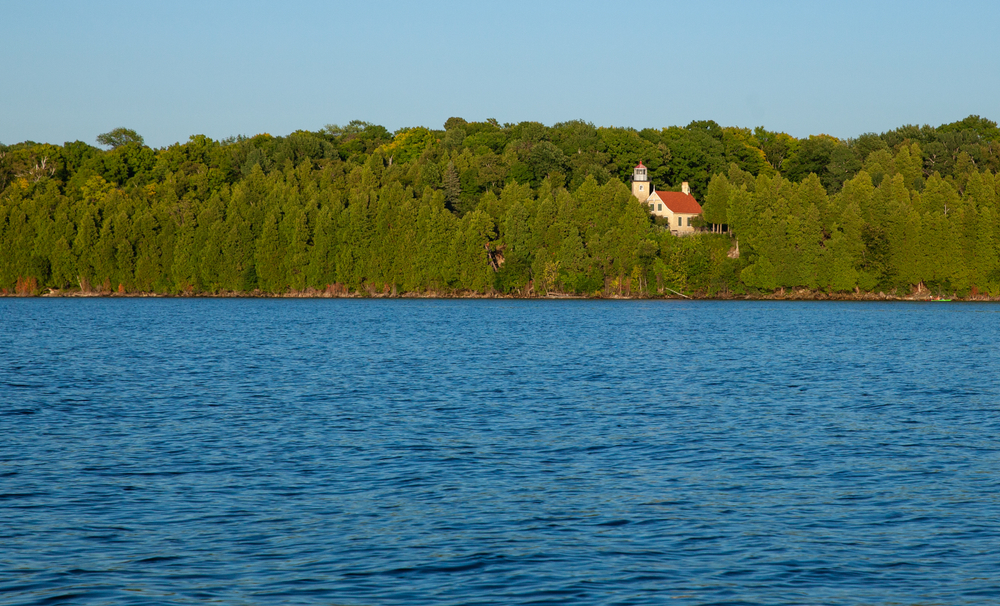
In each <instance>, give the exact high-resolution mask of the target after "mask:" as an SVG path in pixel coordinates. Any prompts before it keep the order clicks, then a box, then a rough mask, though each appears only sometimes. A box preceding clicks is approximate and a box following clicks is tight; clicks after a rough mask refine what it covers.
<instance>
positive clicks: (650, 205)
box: [649, 202, 654, 212]
mask: <svg viewBox="0 0 1000 606" xmlns="http://www.w3.org/2000/svg"><path fill="white" fill-rule="evenodd" d="M653 206H654V204H653V203H652V202H650V203H649V212H653Z"/></svg>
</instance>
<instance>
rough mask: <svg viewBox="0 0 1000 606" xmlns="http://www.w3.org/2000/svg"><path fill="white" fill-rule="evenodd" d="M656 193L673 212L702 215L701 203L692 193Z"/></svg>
mask: <svg viewBox="0 0 1000 606" xmlns="http://www.w3.org/2000/svg"><path fill="white" fill-rule="evenodd" d="M656 195H657V196H658V197H659V198H660V200H663V203H664V204H666V205H667V208H669V209H670V210H671V211H672V212H675V213H682V214H685V215H700V214H701V204H698V201H697V200H695V199H694V196H692V195H691V194H685V193H682V192H679V191H658V192H656Z"/></svg>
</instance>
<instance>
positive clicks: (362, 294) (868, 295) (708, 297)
mask: <svg viewBox="0 0 1000 606" xmlns="http://www.w3.org/2000/svg"><path fill="white" fill-rule="evenodd" d="M0 297H43V298H45V297H49V298H51V297H60V298H75V297H79V298H95V297H96V298H192V299H204V298H209V299H228V298H249V299H524V300H536V299H538V300H541V299H577V300H586V299H593V300H598V299H609V300H643V301H655V300H659V299H662V300H700V301H923V302H939V301H952V302H995V301H1000V297H994V296H989V295H985V294H979V293H976V294H970V295H966V296H964V297H963V296H958V295H956V294H932V293H931V292H930V291H928V290H927V289H916V290H914V292H912V293H908V294H905V295H901V294H899V293H897V292H889V293H886V292H861V291H858V292H848V293H839V292H832V293H831V292H825V291H821V290H810V289H806V288H801V289H778V290H777V291H775V292H772V293H744V294H735V293H715V294H708V293H703V292H693V293H688V294H687V295H675V294H669V293H667V294H654V295H628V294H607V295H606V294H593V295H580V294H563V293H550V294H546V295H538V294H534V293H528V294H500V293H487V294H483V293H477V292H465V291H422V292H402V293H399V292H393V291H384V290H383V291H378V290H374V289H372V290H360V291H351V290H348V289H346V288H327V289H326V290H315V289H308V290H304V291H291V292H286V293H277V294H276V293H267V292H263V291H259V290H254V291H249V292H238V291H226V292H215V293H213V292H194V291H192V292H187V293H179V294H169V293H157V292H121V291H110V292H101V291H90V292H85V291H82V290H79V289H65V290H58V289H49V290H48V291H46V292H44V293H13V292H9V291H0Z"/></svg>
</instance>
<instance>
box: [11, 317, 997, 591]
mask: <svg viewBox="0 0 1000 606" xmlns="http://www.w3.org/2000/svg"><path fill="white" fill-rule="evenodd" d="M998 341H1000V305H996V304H971V303H970V304H956V303H952V304H948V303H817V302H801V303H796V302H712V301H645V302H643V301H502V300H478V301H422V300H421V301H409V300H363V301H361V300H273V299H272V300H234V299H226V300H222V299H214V300H213V299H198V300H182V299H86V300H67V299H56V300H49V299H31V300H21V299H0V603H2V604H51V603H74V604H202V603H206V602H210V601H217V602H219V603H224V604H351V605H361V604H528V603H532V604H539V603H575V604H676V605H678V606H683V605H689V604H841V605H842V604H859V605H860V604H906V605H910V604H912V605H917V604H920V605H924V606H926V605H937V604H940V605H946V604H947V605H955V604H996V603H1000V374H998V371H1000V353H998V345H997V344H998Z"/></svg>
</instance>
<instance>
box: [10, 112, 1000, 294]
mask: <svg viewBox="0 0 1000 606" xmlns="http://www.w3.org/2000/svg"><path fill="white" fill-rule="evenodd" d="M97 142H98V143H99V144H100V145H102V146H103V147H105V148H107V149H100V148H98V147H95V146H91V145H88V144H86V143H83V142H80V141H76V142H72V143H65V144H63V145H61V146H59V145H52V144H39V143H34V142H31V141H26V142H23V143H18V144H15V145H9V146H6V145H0V192H2V193H0V292H6V293H21V294H32V293H39V292H44V291H45V290H47V289H56V290H67V289H70V290H74V289H79V290H83V291H88V292H123V293H129V292H156V293H171V294H184V293H186V294H197V293H225V292H243V293H249V292H262V293H273V294H278V293H285V292H290V291H297V292H320V291H325V292H334V293H346V292H368V293H372V294H378V293H385V294H393V293H396V294H399V293H404V292H429V293H442V294H445V293H455V292H471V293H481V294H488V293H501V294H514V295H521V296H526V295H532V294H534V295H542V294H549V293H575V294H585V295H597V296H608V295H632V296H656V295H661V294H669V293H675V292H681V293H688V294H691V293H698V294H702V295H707V296H716V295H739V294H743V293H750V292H770V291H774V290H776V289H779V288H808V289H813V290H819V291H827V292H850V291H877V290H884V291H893V290H894V291H896V292H909V290H911V289H913V288H915V287H926V288H927V289H930V290H931V291H937V292H941V293H955V294H957V295H959V296H964V295H968V294H979V293H985V294H990V295H1000V206H998V201H1000V178H998V177H997V174H998V172H1000V129H998V128H997V125H996V123H995V122H992V121H990V120H987V119H984V118H980V117H978V116H970V117H969V118H966V119H965V120H961V121H959V122H954V123H951V124H945V125H941V126H938V127H930V126H923V127H916V126H904V127H900V128H897V129H895V130H892V131H888V132H885V133H881V134H874V133H869V134H864V135H861V136H859V137H857V138H855V139H849V140H840V139H836V138H834V137H830V136H826V135H818V136H810V137H808V138H804V139H797V138H795V137H792V136H790V135H787V134H785V133H778V132H771V131H767V130H765V129H764V128H762V127H758V128H755V129H746V128H738V127H721V126H719V125H718V124H716V123H715V122H713V121H696V122H692V123H691V124H689V125H687V126H686V127H676V126H674V127H668V128H663V129H643V130H635V129H630V128H615V127H596V126H594V125H592V124H589V123H587V122H583V121H571V122H564V123H559V124H555V125H553V126H551V127H547V126H545V125H543V124H540V123H537V122H522V123H519V124H499V123H497V122H496V121H495V120H487V121H485V122H467V121H465V120H463V119H460V118H451V119H449V120H448V121H447V122H446V123H445V124H444V128H443V129H440V130H432V129H428V128H424V127H416V128H404V129H400V130H398V131H396V132H395V133H391V132H389V131H388V130H387V129H385V128H384V127H382V126H378V125H375V124H370V123H366V122H361V121H354V122H351V123H349V124H347V125H344V126H339V125H329V126H327V127H325V128H323V129H321V130H319V131H315V132H311V131H296V132H294V133H291V134H289V135H287V136H285V137H272V136H270V135H266V134H262V135H257V136H254V137H234V138H230V139H225V140H220V141H215V140H212V139H210V138H208V137H205V136H202V135H195V136H192V137H190V139H189V140H188V141H187V142H185V143H178V144H175V145H172V146H169V147H166V148H161V149H152V148H150V147H148V146H146V145H145V143H144V141H143V139H142V137H141V136H139V135H138V133H135V132H134V131H132V130H129V129H125V128H121V129H115V130H114V131H111V132H109V133H104V134H102V135H100V136H99V137H98V140H97ZM640 160H641V161H642V162H643V163H644V164H645V165H646V166H647V167H648V171H649V175H650V178H651V179H652V180H653V182H654V184H655V185H657V187H658V188H659V189H678V188H679V187H678V186H679V185H680V184H681V182H682V181H687V182H689V183H690V186H691V189H692V192H693V194H694V195H695V196H696V198H697V199H698V200H699V201H700V202H701V203H702V205H703V207H704V222H705V226H704V227H705V229H704V233H703V234H700V235H697V236H689V237H675V236H673V235H671V234H670V231H669V229H668V228H666V227H665V226H664V225H661V224H658V222H657V221H658V220H657V219H655V218H653V217H652V216H651V215H650V214H649V212H648V211H647V209H646V208H645V207H644V206H643V205H642V204H640V203H639V202H638V200H636V199H635V198H634V197H632V195H631V193H630V189H629V186H628V184H627V183H628V179H629V177H630V176H631V172H632V167H633V166H635V165H636V164H637V163H638V162H639V161H640ZM668 185H669V186H668ZM671 186H672V187H671Z"/></svg>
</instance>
